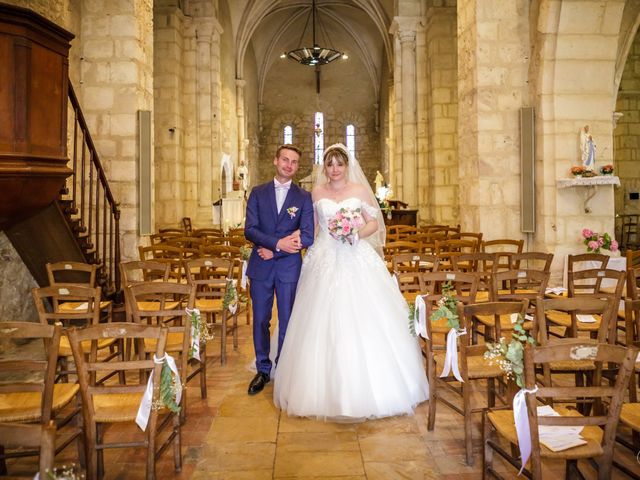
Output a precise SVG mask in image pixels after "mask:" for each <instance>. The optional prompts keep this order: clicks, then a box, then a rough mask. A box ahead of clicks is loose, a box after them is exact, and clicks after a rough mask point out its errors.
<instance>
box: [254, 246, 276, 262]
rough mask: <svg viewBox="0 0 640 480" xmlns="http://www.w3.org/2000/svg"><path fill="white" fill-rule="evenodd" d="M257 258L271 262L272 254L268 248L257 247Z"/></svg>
mask: <svg viewBox="0 0 640 480" xmlns="http://www.w3.org/2000/svg"><path fill="white" fill-rule="evenodd" d="M258 256H259V257H260V258H261V259H262V260H271V259H272V258H273V252H272V251H271V250H269V249H268V248H264V247H259V248H258Z"/></svg>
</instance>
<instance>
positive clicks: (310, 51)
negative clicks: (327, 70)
mask: <svg viewBox="0 0 640 480" xmlns="http://www.w3.org/2000/svg"><path fill="white" fill-rule="evenodd" d="M310 17H311V28H312V32H313V37H312V38H313V46H312V47H303V46H301V45H302V39H303V38H304V34H305V32H306V31H307V26H308V25H309V18H310ZM316 18H317V25H318V29H319V30H320V33H321V34H322V35H323V36H324V38H325V40H326V39H328V38H329V36H328V35H327V33H326V31H325V29H324V26H323V25H322V23H321V22H320V18H319V17H318V16H317V13H316V0H312V3H311V12H310V13H309V16H308V17H307V22H306V23H305V25H304V30H303V31H302V36H301V37H300V42H299V45H300V46H299V47H298V48H296V49H294V50H290V51H288V52H284V53H283V54H282V55H281V57H282V58H286V57H289V58H290V59H291V60H295V61H296V62H298V63H301V64H302V65H309V66H312V67H316V66H319V65H326V64H327V63H331V62H333V61H334V60H336V59H337V58H340V57H343V58H344V59H346V58H347V56H346V55H345V54H343V53H342V52H339V51H338V50H336V49H334V48H333V46H329V47H321V46H320V45H318V42H317V41H316Z"/></svg>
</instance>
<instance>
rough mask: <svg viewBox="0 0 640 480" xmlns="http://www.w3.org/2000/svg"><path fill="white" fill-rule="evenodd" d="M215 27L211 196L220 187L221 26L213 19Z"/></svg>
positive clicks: (212, 81)
mask: <svg viewBox="0 0 640 480" xmlns="http://www.w3.org/2000/svg"><path fill="white" fill-rule="evenodd" d="M214 26H215V29H214V31H213V35H212V42H211V111H212V114H213V118H212V123H211V155H212V165H211V170H212V176H213V180H212V182H211V190H212V198H213V200H217V199H218V198H220V194H221V192H222V188H221V185H220V169H221V167H220V161H221V159H222V143H221V141H222V140H221V130H222V123H221V122H222V93H221V91H222V84H221V80H220V34H221V33H222V26H221V25H220V23H218V21H217V20H216V21H215V24H214Z"/></svg>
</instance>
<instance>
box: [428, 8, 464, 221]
mask: <svg viewBox="0 0 640 480" xmlns="http://www.w3.org/2000/svg"><path fill="white" fill-rule="evenodd" d="M425 28H426V39H427V46H426V51H425V55H424V57H425V58H426V59H427V65H426V68H427V72H426V75H425V78H426V79H427V82H428V84H427V88H426V90H427V95H426V105H424V106H423V108H424V116H426V120H427V121H426V128H427V131H428V139H429V141H428V143H427V145H428V150H427V152H424V153H423V152H422V150H421V151H420V154H421V156H422V155H424V156H425V157H427V159H428V160H427V162H426V165H425V167H426V168H424V169H422V170H421V171H420V176H419V178H420V184H419V188H420V191H421V195H420V198H421V203H420V218H421V219H422V220H424V221H425V222H426V223H444V224H456V223H458V218H459V215H460V211H459V205H458V128H457V120H458V87H457V56H458V52H457V37H456V9H455V7H432V8H430V9H429V10H428V12H427V19H426V27H425ZM421 106H422V105H421ZM420 117H421V115H420V114H419V124H421V123H422V122H421V121H420Z"/></svg>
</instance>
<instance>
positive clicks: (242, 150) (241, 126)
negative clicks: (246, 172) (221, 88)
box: [236, 78, 248, 165]
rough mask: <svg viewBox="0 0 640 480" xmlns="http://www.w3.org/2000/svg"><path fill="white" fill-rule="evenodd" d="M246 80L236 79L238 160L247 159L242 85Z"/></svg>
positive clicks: (243, 160)
mask: <svg viewBox="0 0 640 480" xmlns="http://www.w3.org/2000/svg"><path fill="white" fill-rule="evenodd" d="M246 84H247V82H246V81H245V80H243V79H241V78H238V79H236V116H237V118H238V162H237V164H238V165H240V162H245V165H246V161H247V143H248V139H247V138H246V136H247V128H246V124H245V116H244V86H245V85H246Z"/></svg>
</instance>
